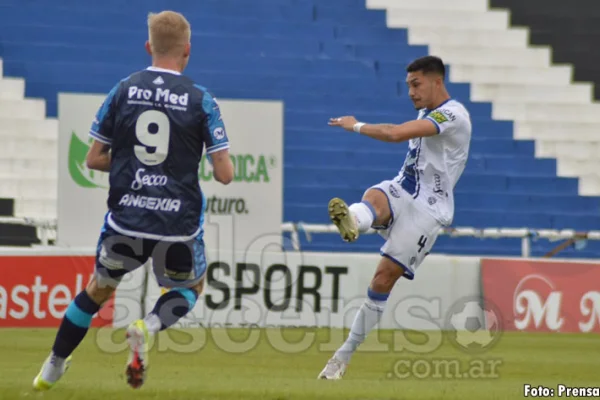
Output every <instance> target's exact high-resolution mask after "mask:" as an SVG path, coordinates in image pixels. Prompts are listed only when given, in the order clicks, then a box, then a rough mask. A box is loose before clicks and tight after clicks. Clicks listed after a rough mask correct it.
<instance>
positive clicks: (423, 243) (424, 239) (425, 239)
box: [417, 235, 427, 253]
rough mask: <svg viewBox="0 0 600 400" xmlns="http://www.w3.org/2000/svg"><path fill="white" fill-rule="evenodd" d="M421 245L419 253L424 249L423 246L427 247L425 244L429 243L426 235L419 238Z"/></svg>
mask: <svg viewBox="0 0 600 400" xmlns="http://www.w3.org/2000/svg"><path fill="white" fill-rule="evenodd" d="M417 244H418V245H419V253H420V252H421V251H423V247H425V244H427V238H426V237H425V235H421V237H420V238H419V242H418V243H417Z"/></svg>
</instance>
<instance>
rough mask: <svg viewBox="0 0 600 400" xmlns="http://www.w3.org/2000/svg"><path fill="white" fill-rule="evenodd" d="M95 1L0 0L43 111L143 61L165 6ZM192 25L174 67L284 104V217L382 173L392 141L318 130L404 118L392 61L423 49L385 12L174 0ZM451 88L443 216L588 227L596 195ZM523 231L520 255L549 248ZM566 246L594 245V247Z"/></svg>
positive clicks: (11, 43)
mask: <svg viewBox="0 0 600 400" xmlns="http://www.w3.org/2000/svg"><path fill="white" fill-rule="evenodd" d="M139 4H140V3H139V2H126V1H125V2H124V1H121V0H104V1H102V2H73V1H67V0H55V1H53V2H52V5H42V4H36V5H35V6H33V7H25V6H23V2H22V1H21V0H4V1H2V2H0V57H2V58H3V61H4V71H5V74H6V75H9V76H10V75H14V76H22V77H25V78H26V79H27V81H26V82H27V86H26V95H27V96H30V97H39V98H44V99H46V100H47V104H48V106H47V112H48V115H49V116H51V117H52V116H56V112H57V104H56V102H57V93H58V92H59V91H73V92H93V93H106V92H107V91H108V90H110V88H111V87H112V86H113V85H114V84H115V82H117V81H118V80H119V79H121V78H122V77H124V76H126V75H127V74H129V73H131V72H132V71H134V70H137V69H141V68H144V67H145V66H146V65H147V63H148V58H147V55H146V54H145V52H144V49H143V47H142V45H143V43H144V41H145V40H146V31H145V28H144V24H145V20H146V13H147V12H148V11H159V10H161V9H165V8H171V6H172V5H171V4H169V3H168V2H166V1H162V0H149V1H146V2H144V4H145V7H144V8H140V5H139ZM177 10H178V11H181V12H183V13H185V14H186V16H187V17H188V18H189V19H190V22H191V24H192V28H193V31H194V33H193V38H192V43H193V54H192V59H191V61H190V65H189V67H188V70H187V74H188V75H190V76H191V77H193V78H194V79H195V80H197V81H198V82H200V83H202V84H203V85H204V86H207V87H209V88H210V89H211V91H213V92H214V93H215V94H216V96H217V97H219V98H244V99H280V100H283V101H284V102H285V154H284V159H285V175H284V181H285V188H284V189H285V190H284V203H285V204H284V219H285V220H286V221H304V222H313V223H328V222H329V221H328V218H327V213H326V204H327V201H328V200H329V198H331V197H333V196H340V197H343V198H346V199H347V200H349V201H356V200H359V199H360V197H361V195H362V193H363V192H364V190H365V189H366V188H367V187H369V186H370V185H373V184H375V183H377V182H379V181H381V180H385V179H391V178H392V177H393V176H394V175H395V174H397V173H398V170H399V169H400V168H401V166H402V162H403V159H404V156H405V154H406V149H407V147H406V144H396V145H390V144H385V143H380V142H376V141H374V140H370V139H367V138H365V137H361V136H358V135H350V134H345V133H343V132H340V131H338V130H331V129H328V128H327V120H328V119H329V117H331V116H336V115H340V114H349V113H352V114H355V115H357V116H359V117H360V118H361V119H362V120H367V121H372V122H402V121H404V120H406V119H412V118H414V117H415V114H416V113H415V111H414V109H413V107H412V104H411V103H410V101H409V99H408V97H407V93H406V92H407V90H406V84H405V82H404V74H405V72H404V71H405V68H406V65H407V64H408V63H409V62H410V61H412V60H413V59H414V58H416V57H420V56H423V55H426V54H427V51H428V49H427V47H425V46H410V45H409V44H408V39H407V32H406V30H404V29H388V28H387V27H386V26H385V13H384V12H382V11H370V10H367V9H366V8H365V1H364V0H255V1H252V2H248V1H246V0H204V1H202V2H196V1H192V0H181V1H178V2H177ZM448 88H449V90H450V92H451V94H452V95H453V96H454V97H455V98H457V99H459V100H460V101H462V102H463V103H464V104H465V105H466V106H467V107H468V108H469V110H470V112H471V115H472V118H473V127H474V131H473V141H472V145H471V156H470V159H469V163H468V165H467V169H466V171H465V174H464V176H463V178H462V179H461V180H460V182H459V183H458V186H457V188H456V217H455V225H456V226H474V227H515V228H520V227H534V228H575V229H597V228H598V226H600V216H598V215H599V213H598V211H600V202H599V200H598V198H591V197H581V196H579V195H578V192H577V189H578V181H577V180H576V179H571V178H558V177H557V176H556V161H555V160H552V159H536V158H535V157H534V143H533V142H532V141H515V140H514V139H513V124H512V122H510V121H493V120H492V119H491V106H490V104H488V103H474V102H471V101H470V99H469V96H470V89H469V85H468V84H464V83H450V84H449V85H448ZM381 243H382V241H381V239H380V238H379V237H377V236H376V235H371V236H365V237H362V238H361V240H360V241H359V242H358V243H353V244H350V245H349V244H346V243H343V242H342V241H341V239H340V238H339V237H338V236H337V235H328V234H319V235H313V237H312V241H310V242H308V241H307V240H306V239H305V238H302V245H303V246H304V248H305V249H308V250H314V251H377V250H378V249H379V246H380V245H381ZM552 246H553V244H552V243H548V242H547V241H537V242H533V244H532V249H533V254H534V255H543V254H545V253H546V252H547V251H548V250H549V249H550V248H551V247H552ZM520 250H521V241H520V240H519V239H498V240H479V239H472V238H448V237H444V236H442V237H440V238H439V239H438V242H437V244H436V247H435V252H438V253H448V254H473V255H482V254H497V255H519V254H520ZM564 254H565V256H566V257H589V256H598V255H600V245H597V244H596V243H590V244H588V246H587V248H586V249H585V250H584V251H581V252H576V251H574V250H568V251H566V252H565V253H564Z"/></svg>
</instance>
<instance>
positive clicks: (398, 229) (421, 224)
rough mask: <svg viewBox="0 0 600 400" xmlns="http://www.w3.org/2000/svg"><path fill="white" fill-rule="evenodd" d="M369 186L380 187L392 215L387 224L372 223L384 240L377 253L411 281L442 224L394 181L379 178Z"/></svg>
mask: <svg viewBox="0 0 600 400" xmlns="http://www.w3.org/2000/svg"><path fill="white" fill-rule="evenodd" d="M369 189H377V190H380V191H382V192H383V193H384V194H385V195H386V196H387V199H388V203H389V206H390V210H391V214H392V218H391V219H390V222H389V224H388V225H387V226H385V227H376V226H373V228H374V229H376V230H377V231H378V233H379V234H380V235H381V236H382V237H383V238H384V239H385V240H386V242H385V244H384V245H383V246H382V247H381V255H382V256H383V257H387V258H389V259H390V260H392V261H394V262H395V263H396V264H398V265H399V266H401V267H402V269H404V276H405V277H406V278H407V279H410V280H412V279H414V277H415V271H416V270H417V268H418V267H419V265H421V263H422V262H423V259H424V258H425V256H427V254H429V251H430V250H431V248H432V247H433V244H434V243H435V241H436V239H437V237H438V235H439V233H440V230H441V229H442V225H441V224H440V223H439V222H438V221H437V220H436V219H435V218H433V216H431V215H430V214H429V213H427V212H426V211H424V210H422V209H421V208H419V206H418V205H417V204H416V201H415V200H414V199H413V197H412V196H411V195H410V194H408V193H407V192H406V191H404V189H402V187H401V186H400V184H399V183H398V182H397V181H392V180H390V181H383V182H381V183H379V184H377V185H374V186H372V187H370V188H369Z"/></svg>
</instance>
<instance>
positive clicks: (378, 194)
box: [328, 189, 391, 242]
mask: <svg viewBox="0 0 600 400" xmlns="http://www.w3.org/2000/svg"><path fill="white" fill-rule="evenodd" d="M328 211H329V218H330V219H331V222H333V224H334V225H335V226H336V227H337V228H338V230H339V232H340V236H341V237H342V239H343V240H344V241H346V242H354V241H355V240H357V239H358V237H359V235H360V233H364V232H366V231H368V230H369V228H371V227H372V226H386V225H387V224H388V223H389V221H390V219H391V210H390V207H389V202H388V199H387V196H386V195H385V194H384V193H383V192H382V191H381V190H379V189H369V190H367V192H366V193H365V195H364V196H363V199H362V201H361V202H360V203H354V204H352V205H350V206H348V205H347V204H346V202H344V200H342V199H340V198H337V197H335V198H333V199H331V200H330V201H329V207H328Z"/></svg>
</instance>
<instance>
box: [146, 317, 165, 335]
mask: <svg viewBox="0 0 600 400" xmlns="http://www.w3.org/2000/svg"><path fill="white" fill-rule="evenodd" d="M144 322H145V323H146V327H147V328H148V332H150V334H151V335H156V334H157V333H158V332H159V331H160V327H161V326H162V323H161V322H160V318H158V315H156V314H152V313H150V314H148V315H147V316H146V318H144Z"/></svg>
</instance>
